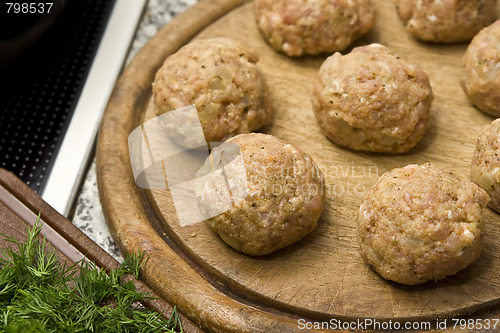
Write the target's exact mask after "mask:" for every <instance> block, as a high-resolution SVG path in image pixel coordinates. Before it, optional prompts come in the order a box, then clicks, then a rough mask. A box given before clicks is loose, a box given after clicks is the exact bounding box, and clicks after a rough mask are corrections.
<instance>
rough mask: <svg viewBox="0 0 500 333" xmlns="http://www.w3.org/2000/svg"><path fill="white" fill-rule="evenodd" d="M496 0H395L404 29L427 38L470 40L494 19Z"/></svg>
mask: <svg viewBox="0 0 500 333" xmlns="http://www.w3.org/2000/svg"><path fill="white" fill-rule="evenodd" d="M496 5H497V0H397V1H396V6H397V9H398V12H399V16H400V17H401V19H402V20H403V21H404V23H405V24H406V30H407V31H408V32H410V33H411V34H412V35H414V36H415V37H416V38H418V39H420V40H423V41H427V42H443V43H453V42H460V41H466V40H470V39H471V38H472V37H474V35H475V34H476V33H477V32H478V31H479V30H481V29H482V28H484V27H485V26H487V25H488V24H490V23H491V22H493V21H494V19H495V16H496Z"/></svg>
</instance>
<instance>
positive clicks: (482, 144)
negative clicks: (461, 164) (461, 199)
mask: <svg viewBox="0 0 500 333" xmlns="http://www.w3.org/2000/svg"><path fill="white" fill-rule="evenodd" d="M471 174H472V180H473V181H474V182H475V183H476V184H478V185H479V186H481V187H482V188H483V189H485V190H486V192H488V194H489V195H490V199H491V201H490V202H489V206H490V207H491V208H492V209H494V210H495V211H497V212H498V213H500V118H499V119H496V120H495V121H493V122H492V123H491V124H490V125H488V126H486V127H484V128H483V130H482V131H481V133H480V134H479V137H478V139H477V143H476V149H475V150H474V154H473V156H472V168H471Z"/></svg>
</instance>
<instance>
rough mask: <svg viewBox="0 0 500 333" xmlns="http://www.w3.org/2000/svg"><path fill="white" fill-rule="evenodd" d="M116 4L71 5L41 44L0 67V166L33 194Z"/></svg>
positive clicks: (96, 0)
mask: <svg viewBox="0 0 500 333" xmlns="http://www.w3.org/2000/svg"><path fill="white" fill-rule="evenodd" d="M114 3H115V0H86V1H81V0H76V1H70V2H69V3H68V5H67V6H66V8H65V9H64V10H63V12H62V13H61V15H60V16H59V17H58V18H57V20H56V21H55V23H54V24H53V25H52V26H51V27H50V28H49V30H48V31H47V32H46V33H45V34H44V35H43V36H42V37H41V38H40V39H38V40H37V41H36V42H35V43H34V44H33V45H32V46H31V47H30V48H29V49H28V50H27V51H26V52H24V53H23V54H22V55H21V56H19V57H17V58H15V59H14V60H12V61H10V62H9V63H8V64H7V65H4V66H2V67H1V68H0V167H2V168H5V169H7V170H10V171H12V172H13V173H14V174H16V175H17V176H18V177H19V178H21V179H22V180H23V181H24V182H25V183H26V184H28V185H29V186H30V187H31V188H32V189H33V190H34V191H35V192H37V193H40V192H41V191H42V190H43V186H44V181H45V180H46V176H47V175H48V174H49V172H50V168H51V165H52V163H53V161H54V158H55V156H56V155H57V151H58V147H59V146H60V144H61V141H62V139H63V138H64V133H65V131H66V127H67V124H68V122H69V120H70V118H71V116H72V113H73V111H74V109H75V106H76V103H77V101H78V98H79V96H80V93H81V91H82V88H83V85H84V83H85V79H86V77H87V74H88V71H89V69H90V66H91V64H92V61H93V59H94V56H95V53H96V50H97V48H98V46H99V42H100V40H101V37H102V35H103V32H104V29H105V27H106V23H107V21H108V20H109V17H110V13H111V11H112V9H113V6H114ZM10 37H11V38H12V36H10Z"/></svg>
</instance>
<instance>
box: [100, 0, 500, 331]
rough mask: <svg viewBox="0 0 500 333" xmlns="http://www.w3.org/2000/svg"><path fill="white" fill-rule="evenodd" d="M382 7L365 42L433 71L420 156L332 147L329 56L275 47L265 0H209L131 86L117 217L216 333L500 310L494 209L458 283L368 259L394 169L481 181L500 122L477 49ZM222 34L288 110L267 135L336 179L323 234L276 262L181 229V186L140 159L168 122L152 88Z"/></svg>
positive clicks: (157, 49) (111, 142)
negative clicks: (322, 90)
mask: <svg viewBox="0 0 500 333" xmlns="http://www.w3.org/2000/svg"><path fill="white" fill-rule="evenodd" d="M374 4H375V6H376V23H375V26H374V28H373V29H372V31H371V32H370V33H369V34H368V35H367V36H365V37H364V38H363V39H361V40H359V41H357V42H356V45H364V44H368V43H373V42H376V43H381V44H384V45H387V46H388V47H389V48H391V49H392V50H394V51H395V52H396V53H398V54H400V55H401V56H403V57H405V58H407V59H408V60H410V61H412V62H414V63H417V64H419V65H420V66H421V67H422V68H423V69H424V70H425V71H426V72H427V73H428V74H429V76H430V79H431V85H432V88H433V92H434V94H435V100H434V103H433V105H432V111H431V112H432V116H433V120H432V125H431V127H430V129H429V130H428V132H427V133H426V134H425V136H424V138H423V140H422V141H421V142H420V143H419V144H418V145H417V146H416V147H415V148H414V149H413V150H411V151H410V152H409V153H406V154H402V155H395V156H394V155H384V154H372V153H360V152H354V151H351V150H348V149H345V148H342V147H339V146H336V145H335V144H333V143H332V142H331V141H329V140H328V139H326V137H325V136H324V135H323V134H322V133H321V131H320V129H319V127H318V126H317V124H316V121H315V119H314V116H313V113H312V110H311V103H310V95H311V92H312V84H313V82H314V79H315V77H316V75H317V72H318V69H319V66H320V65H321V63H322V62H323V61H324V59H325V57H326V56H325V55H324V56H315V57H301V58H289V57H287V56H284V55H281V54H278V53H276V52H274V51H273V50H272V49H271V48H270V47H269V46H268V45H267V44H266V42H265V41H264V40H263V39H262V38H261V36H260V35H259V33H258V30H257V27H256V25H255V22H254V18H253V12H252V4H251V3H245V2H242V1H230V0H226V1H203V0H202V1H201V2H200V3H199V4H198V5H195V6H194V7H192V8H191V9H190V10H188V11H187V12H186V13H184V14H182V15H181V16H180V17H177V18H176V19H175V20H174V21H172V22H171V23H169V24H168V25H167V26H165V27H164V29H163V30H162V31H160V33H159V34H158V35H157V36H155V37H154V38H153V39H152V40H151V41H150V42H149V43H148V44H147V45H146V47H145V48H144V49H143V50H142V51H141V52H140V53H139V54H138V56H137V57H136V58H135V59H134V61H133V62H132V64H131V65H130V66H129V67H128V68H127V69H126V70H125V72H124V74H123V76H122V77H121V79H120V80H119V82H118V83H117V86H116V88H115V91H114V94H113V96H112V98H111V100H110V104H109V106H108V108H107V110H106V113H105V117H104V120H103V124H102V128H101V131H100V136H99V143H98V180H99V189H100V195H101V198H102V203H103V207H104V210H105V215H106V218H107V221H108V223H109V225H110V227H111V229H112V231H113V233H114V236H115V239H116V240H117V241H118V242H119V243H120V246H121V247H122V249H123V250H124V251H135V250H138V249H140V250H146V251H147V252H148V254H149V255H150V256H151V257H152V258H151V259H152V260H150V262H149V264H148V265H147V267H146V268H145V271H144V275H145V279H146V281H147V282H148V283H149V284H150V285H151V286H152V287H153V288H154V289H155V290H156V291H157V292H158V293H159V294H161V295H162V296H163V297H165V298H166V299H167V300H168V301H170V302H172V303H175V304H178V305H179V307H180V308H181V310H183V311H184V313H186V314H188V315H189V316H190V317H191V319H192V320H194V321H195V322H197V323H199V324H200V325H202V326H203V327H204V329H206V330H208V331H221V332H222V331H224V332H293V331H300V330H299V328H298V320H299V319H300V318H303V319H306V320H310V321H328V320H330V319H331V318H336V319H341V320H356V319H358V318H373V319H378V320H389V319H390V320H393V321H394V320H396V321H401V322H403V321H422V320H430V321H434V322H435V320H436V318H451V317H454V318H457V317H459V316H477V317H478V318H480V317H481V316H483V317H485V316H488V317H492V316H498V312H499V310H500V276H499V272H500V254H499V253H500V244H499V241H498V239H499V236H500V216H499V215H498V214H496V213H494V212H492V211H491V210H489V209H488V210H487V211H486V219H487V226H486V230H485V237H484V250H483V253H482V255H481V257H480V258H479V260H477V261H476V262H475V263H473V264H472V265H471V266H470V267H468V268H467V269H465V270H463V271H461V272H459V273H458V274H456V275H455V276H452V277H448V278H446V279H444V280H441V281H438V282H431V283H426V284H423V285H419V286H413V287H408V286H402V285H398V284H396V283H392V282H389V281H386V280H384V279H383V278H381V277H380V276H379V275H377V274H376V273H375V272H374V271H373V270H372V269H371V268H370V267H369V266H368V265H367V264H365V263H364V262H363V261H362V259H361V257H360V256H359V249H358V244H357V241H356V236H355V216H356V213H357V210H358V207H359V205H360V204H361V200H362V196H363V193H364V191H365V190H366V189H367V188H368V187H369V186H371V185H373V184H374V183H375V182H376V181H377V179H378V178H379V177H380V176H381V175H382V174H383V173H385V172H386V171H389V170H391V169H393V168H396V167H402V166H405V165H407V164H415V163H418V164H420V163H424V162H428V161H430V162H433V163H434V164H436V165H438V166H440V167H442V168H444V169H446V170H450V171H452V172H454V173H455V174H457V175H458V176H460V177H463V178H464V179H467V178H469V175H470V160H471V156H472V151H473V148H474V144H475V141H476V138H477V135H478V133H479V130H480V128H481V127H482V126H484V125H486V124H488V123H489V122H491V121H492V120H493V118H491V117H489V116H487V115H485V114H483V113H482V112H480V111H478V110H477V109H475V108H474V107H473V106H471V104H470V103H469V102H468V100H467V98H466V96H465V94H464V93H463V91H462V89H461V87H460V84H459V80H460V75H461V69H462V63H461V61H462V60H461V59H462V55H463V53H464V51H465V49H466V47H467V44H466V43H462V44H454V45H436V44H425V43H421V42H418V41H416V40H415V39H414V38H412V37H411V36H410V35H408V34H407V33H406V32H405V31H404V29H403V25H402V23H401V22H400V20H399V18H398V16H397V13H396V11H395V7H394V3H393V2H392V1H374ZM225 12H227V13H228V14H227V15H223V14H224V13H225ZM188 23H189V24H188ZM216 36H228V37H233V38H235V39H239V40H242V41H244V42H246V43H247V44H249V45H250V46H251V47H252V48H253V49H254V50H255V51H256V53H257V54H258V55H259V57H260V61H259V63H258V64H259V66H260V67H261V68H262V70H263V72H264V74H265V77H266V80H267V82H268V84H269V87H270V90H271V95H272V96H273V108H274V112H275V116H274V119H273V121H272V123H271V124H270V125H269V126H267V127H266V128H264V129H263V130H262V131H263V132H265V133H269V134H273V135H276V136H278V137H280V138H282V139H284V140H285V141H287V142H289V143H291V144H294V145H296V146H298V147H300V148H301V149H302V150H304V151H306V152H307V153H308V154H310V155H311V157H312V158H313V159H314V160H315V161H316V162H317V163H318V165H319V166H320V168H321V169H322V171H323V173H324V174H325V180H326V194H327V200H326V204H325V211H324V213H323V215H322V217H321V219H320V222H319V224H318V227H317V229H316V230H315V231H314V232H313V233H312V234H310V235H309V236H307V237H305V238H304V239H303V240H301V241H300V242H298V243H297V244H294V245H292V246H290V247H288V248H286V249H283V250H280V251H278V252H276V253H274V254H271V255H268V256H264V257H250V256H247V255H244V254H241V253H238V252H236V251H234V250H232V249H231V248H230V247H228V246H227V245H226V244H225V243H223V242H222V241H221V240H220V238H218V236H217V235H216V234H214V233H213V232H212V231H211V230H210V229H209V227H208V226H207V225H206V224H204V223H198V224H195V225H191V226H187V227H181V226H180V225H179V222H178V220H177V215H176V212H175V208H174V206H173V202H172V199H171V197H170V194H169V192H168V191H164V190H152V191H143V190H140V189H139V188H137V187H136V186H135V184H134V179H133V176H132V173H131V169H130V163H129V160H128V159H129V156H128V148H127V137H128V135H129V134H130V132H131V131H132V130H133V129H134V128H136V127H137V126H139V125H140V124H141V123H142V122H144V121H145V120H147V119H150V118H152V117H154V112H153V106H152V103H151V102H150V96H151V83H152V81H153V76H154V73H155V72H156V70H157V69H158V67H159V66H160V65H161V63H162V62H163V60H164V58H165V57H166V56H168V55H169V54H171V53H174V52H175V51H176V50H178V48H180V46H182V45H183V44H185V43H187V42H189V41H190V40H191V39H192V38H205V37H216ZM356 45H353V46H356ZM346 52H349V50H346V51H345V52H344V53H346Z"/></svg>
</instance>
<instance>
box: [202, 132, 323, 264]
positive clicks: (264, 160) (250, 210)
mask: <svg viewBox="0 0 500 333" xmlns="http://www.w3.org/2000/svg"><path fill="white" fill-rule="evenodd" d="M227 144H233V145H236V146H238V147H239V150H240V151H239V154H238V155H240V156H241V157H242V164H243V168H242V169H243V171H241V173H245V172H246V174H245V176H244V177H243V178H244V180H243V181H242V179H241V178H242V177H240V176H241V175H236V176H235V175H234V174H235V173H234V169H238V168H234V166H233V168H232V169H233V170H232V171H230V170H227V169H226V170H225V171H226V175H228V176H227V179H226V180H225V179H223V178H220V177H219V178H218V177H217V176H216V173H215V172H212V173H210V174H209V176H208V179H206V180H205V181H204V183H203V184H201V185H200V186H198V188H197V189H196V194H197V198H198V203H199V206H200V208H201V210H202V211H207V210H210V209H212V207H215V206H217V205H219V201H220V199H221V194H220V193H226V183H227V184H229V188H230V191H229V192H230V193H231V194H232V196H233V198H232V201H233V204H232V206H231V207H229V209H228V210H227V211H225V212H223V213H221V214H219V215H217V216H214V217H211V218H209V219H208V220H207V222H208V224H209V225H210V227H211V228H212V229H213V230H214V231H215V232H216V233H218V234H219V235H220V237H221V238H222V239H223V240H224V241H225V242H226V243H227V244H229V245H230V246H231V247H233V248H234V249H236V250H238V251H241V252H244V253H246V254H249V255H265V254H268V253H271V252H273V251H276V250H278V249H281V248H283V247H285V246H288V245H290V244H292V243H295V242H297V241H298V240H299V239H301V238H302V237H304V236H305V235H307V234H309V233H310V232H311V231H313V230H314V228H315V227H316V225H317V221H318V219H319V217H320V215H321V212H322V210H323V201H324V197H323V196H324V194H323V193H324V192H323V174H322V172H321V171H320V169H319V168H318V166H317V165H316V164H315V163H314V161H313V160H312V159H311V157H309V156H308V155H307V154H305V153H304V152H302V151H301V150H299V149H297V148H295V147H293V146H292V145H290V144H287V143H285V142H283V141H282V140H280V139H278V138H276V137H274V136H271V135H267V134H260V133H251V134H240V135H237V136H235V137H233V138H231V139H229V140H228V141H226V142H225V143H224V144H223V145H222V146H220V147H219V150H217V149H215V150H214V151H212V153H211V157H213V156H214V155H217V157H214V158H213V159H212V160H210V161H208V160H207V162H208V163H210V164H212V165H213V166H215V167H217V168H218V167H220V165H221V163H222V164H226V165H229V163H227V161H228V159H229V160H232V159H234V152H231V148H229V149H227V150H224V148H222V147H224V146H225V145H227ZM220 148H222V151H220ZM231 155H232V156H231ZM209 159H210V158H209ZM231 175H233V176H231ZM237 178H239V179H237ZM235 179H236V180H235ZM235 193H239V195H238V197H239V198H240V199H239V200H238V199H235V197H236V194H235ZM223 196H224V195H223Z"/></svg>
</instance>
